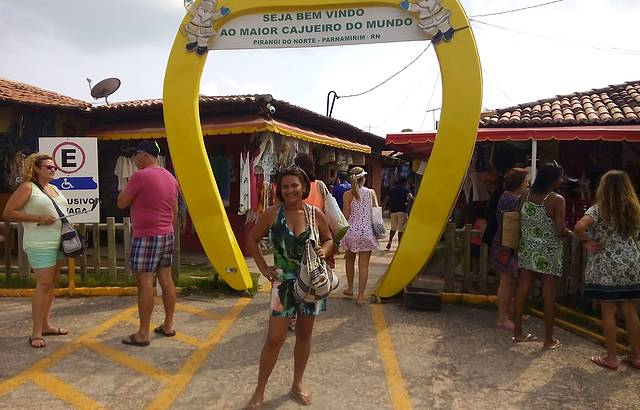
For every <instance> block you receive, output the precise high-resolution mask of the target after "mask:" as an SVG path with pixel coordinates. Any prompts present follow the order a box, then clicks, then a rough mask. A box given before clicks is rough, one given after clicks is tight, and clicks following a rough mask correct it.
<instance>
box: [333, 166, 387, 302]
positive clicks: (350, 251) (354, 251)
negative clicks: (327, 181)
mask: <svg viewBox="0 0 640 410" xmlns="http://www.w3.org/2000/svg"><path fill="white" fill-rule="evenodd" d="M366 175H367V173H366V172H365V170H364V169H362V168H361V167H354V168H352V169H351V171H349V179H350V182H351V190H350V191H347V192H345V193H344V209H343V211H344V216H345V217H346V218H347V220H348V221H349V225H350V228H349V230H348V231H347V234H346V235H345V236H344V238H342V242H341V243H340V244H341V245H343V246H344V247H345V249H346V255H345V263H346V272H347V289H345V290H344V292H343V294H344V295H345V296H353V280H354V276H355V260H356V255H358V297H357V299H356V303H357V304H358V305H364V304H365V303H366V302H365V299H364V291H365V289H366V287H367V279H368V278H369V259H370V258H371V252H372V251H373V250H376V249H378V239H377V238H376V236H375V234H374V232H373V227H372V219H371V215H372V208H373V207H374V206H377V204H378V199H377V197H376V192H375V191H374V190H373V189H369V188H366V187H365V186H364V182H365V179H366Z"/></svg>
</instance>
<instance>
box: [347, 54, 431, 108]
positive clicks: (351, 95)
mask: <svg viewBox="0 0 640 410" xmlns="http://www.w3.org/2000/svg"><path fill="white" fill-rule="evenodd" d="M430 47H431V43H429V45H428V46H427V47H426V48H425V49H424V50H422V51H421V52H420V54H418V56H417V57H416V58H414V59H413V60H411V62H410V63H409V64H407V65H405V66H404V67H402V68H401V69H400V70H399V71H398V72H396V73H395V74H393V75H392V76H390V77H389V78H387V79H386V80H384V81H382V82H380V83H378V84H377V85H375V86H373V87H371V88H369V89H368V90H367V91H363V92H361V93H357V94H350V95H340V96H337V98H349V97H360V96H361V95H365V94H367V93H370V92H371V91H373V90H375V89H376V88H378V87H380V86H382V85H384V84H386V83H387V82H389V81H390V80H391V79H392V78H393V77H395V76H397V75H398V74H400V73H401V72H403V71H404V70H406V69H407V68H409V67H410V66H411V65H412V64H413V63H415V62H416V61H418V59H419V58H420V57H422V55H423V54H424V53H426V52H427V50H429V48H430Z"/></svg>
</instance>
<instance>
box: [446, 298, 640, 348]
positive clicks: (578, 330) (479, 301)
mask: <svg viewBox="0 0 640 410" xmlns="http://www.w3.org/2000/svg"><path fill="white" fill-rule="evenodd" d="M497 301H498V298H497V297H496V296H494V295H474V294H468V293H442V302H444V303H468V304H471V305H487V304H496V303H497ZM556 306H557V310H558V311H560V312H562V313H564V314H567V315H570V316H574V317H577V318H580V319H583V320H586V321H588V322H591V323H593V324H596V325H598V326H601V325H602V321H601V320H599V319H597V318H594V317H591V316H588V315H585V314H583V313H580V312H576V311H575V310H572V309H569V308H567V307H564V306H562V305H556ZM529 312H531V313H532V314H533V315H535V316H537V317H539V318H542V317H544V314H543V313H542V312H541V311H539V310H537V309H534V308H529ZM555 322H556V325H558V327H560V328H562V329H564V330H566V331H569V332H571V333H575V334H577V335H578V336H582V337H584V338H586V339H589V340H591V341H594V342H597V343H599V344H602V345H604V344H605V339H604V336H602V335H600V334H598V333H594V332H592V331H590V330H588V329H585V328H582V327H580V326H577V325H574V324H573V323H569V322H567V321H565V320H562V319H558V318H556V319H555ZM620 334H626V332H625V331H624V330H623V329H620V328H618V335H620ZM617 345H618V350H621V351H624V352H625V353H629V352H630V349H629V347H627V346H625V345H622V344H620V343H618V344H617Z"/></svg>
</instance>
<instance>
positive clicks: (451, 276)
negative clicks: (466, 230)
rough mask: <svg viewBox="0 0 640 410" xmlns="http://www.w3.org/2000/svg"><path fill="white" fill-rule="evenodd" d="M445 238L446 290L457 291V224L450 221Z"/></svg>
mask: <svg viewBox="0 0 640 410" xmlns="http://www.w3.org/2000/svg"><path fill="white" fill-rule="evenodd" d="M444 238H445V266H446V268H445V269H446V272H445V277H444V290H445V292H455V290H456V289H455V288H456V279H455V274H456V273H455V269H456V226H455V225H454V224H453V223H451V222H449V223H448V224H447V226H446V227H445V228H444Z"/></svg>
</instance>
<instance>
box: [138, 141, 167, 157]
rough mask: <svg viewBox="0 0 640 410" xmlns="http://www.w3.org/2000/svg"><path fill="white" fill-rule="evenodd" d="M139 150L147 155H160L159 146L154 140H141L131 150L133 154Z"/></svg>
mask: <svg viewBox="0 0 640 410" xmlns="http://www.w3.org/2000/svg"><path fill="white" fill-rule="evenodd" d="M139 151H144V152H146V153H147V154H149V155H153V156H154V157H157V156H158V155H160V147H159V146H158V143H157V142H155V141H149V140H146V141H142V142H141V143H140V144H138V145H137V146H136V148H135V150H134V151H133V152H134V154H135V153H137V152H139Z"/></svg>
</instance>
